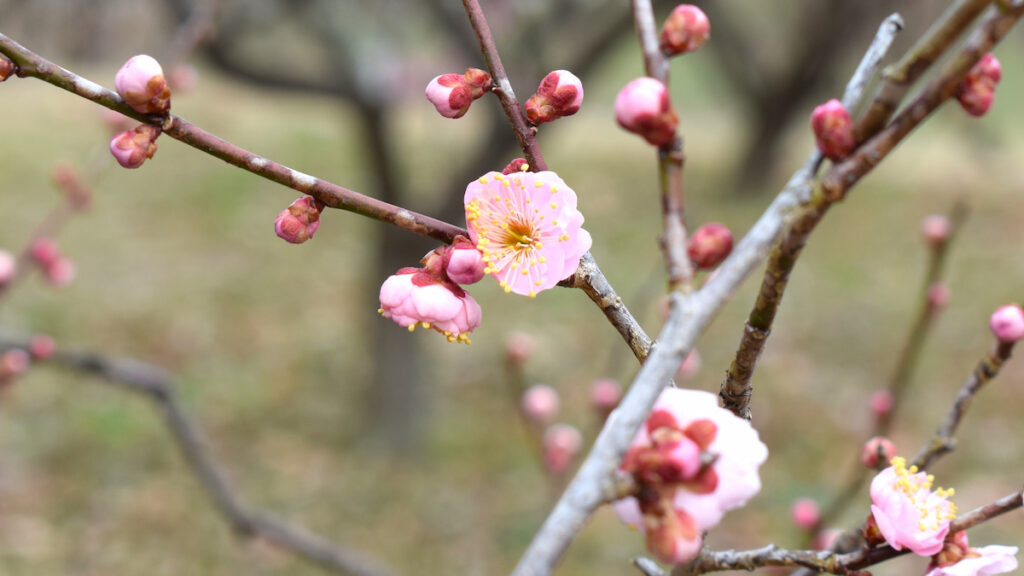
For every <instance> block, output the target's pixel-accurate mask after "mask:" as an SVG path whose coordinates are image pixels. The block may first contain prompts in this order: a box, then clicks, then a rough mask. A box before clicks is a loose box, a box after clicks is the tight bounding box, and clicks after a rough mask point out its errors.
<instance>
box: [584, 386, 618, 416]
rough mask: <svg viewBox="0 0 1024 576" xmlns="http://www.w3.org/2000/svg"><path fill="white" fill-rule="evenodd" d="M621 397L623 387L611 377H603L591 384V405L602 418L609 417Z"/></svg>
mask: <svg viewBox="0 0 1024 576" xmlns="http://www.w3.org/2000/svg"><path fill="white" fill-rule="evenodd" d="M621 398H622V388H621V387H620V386H619V383H618V382H616V381H615V380H613V379H611V378H601V379H600V380H596V381H594V383H593V384H592V385H591V386H590V405H591V406H593V407H594V410H595V411H596V412H597V413H598V415H600V416H601V418H607V417H608V415H609V414H611V413H612V410H615V407H616V406H618V405H619V399H621Z"/></svg>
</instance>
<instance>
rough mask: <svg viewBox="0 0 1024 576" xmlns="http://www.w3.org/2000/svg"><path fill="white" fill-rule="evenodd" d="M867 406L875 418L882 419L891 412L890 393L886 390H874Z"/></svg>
mask: <svg viewBox="0 0 1024 576" xmlns="http://www.w3.org/2000/svg"><path fill="white" fill-rule="evenodd" d="M868 405H869V406H870V407H871V413H872V414H873V415H874V416H875V418H884V417H885V416H887V415H888V414H889V412H891V411H892V393H891V392H889V391H888V390H875V391H874V392H873V393H872V394H871V399H870V400H868Z"/></svg>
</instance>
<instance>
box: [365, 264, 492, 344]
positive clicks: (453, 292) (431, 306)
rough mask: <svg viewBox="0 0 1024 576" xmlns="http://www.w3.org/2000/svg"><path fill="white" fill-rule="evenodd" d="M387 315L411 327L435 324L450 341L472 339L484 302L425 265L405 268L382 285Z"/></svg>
mask: <svg viewBox="0 0 1024 576" xmlns="http://www.w3.org/2000/svg"><path fill="white" fill-rule="evenodd" d="M378 312H380V313H381V314H383V315H384V317H385V318H390V319H392V320H394V321H395V323H396V324H398V325H399V326H402V327H407V328H409V331H410V332H412V331H413V329H415V328H416V326H423V327H424V328H432V329H434V330H436V331H437V332H440V333H441V334H443V335H444V336H445V337H446V338H447V339H448V341H449V342H465V343H467V344H468V343H469V333H470V332H472V331H473V330H474V329H475V328H476V327H477V326H479V325H480V316H481V312H480V305H479V304H477V303H476V300H473V297H472V296H470V295H469V294H468V293H466V291H465V290H463V289H462V288H459V286H458V285H456V284H453V283H451V282H444V281H442V280H440V279H438V277H437V276H436V275H434V274H432V273H431V272H430V271H428V270H427V269H424V268H402V269H401V270H399V271H398V272H396V273H395V275H394V276H390V277H389V278H388V279H387V280H385V281H384V284H383V285H382V286H381V287H380V310H378Z"/></svg>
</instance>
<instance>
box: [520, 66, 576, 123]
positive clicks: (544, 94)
mask: <svg viewBox="0 0 1024 576" xmlns="http://www.w3.org/2000/svg"><path fill="white" fill-rule="evenodd" d="M581 104H583V83H582V82H580V79H579V78H577V77H576V75H575V74H573V73H572V72H569V71H568V70H555V71H554V72H551V73H549V74H548V75H547V76H545V77H544V79H543V80H541V81H540V86H539V87H538V88H537V93H536V94H534V95H533V96H530V98H529V99H527V100H526V105H525V108H526V117H527V118H529V120H530V122H532V123H533V124H543V123H544V122H551V121H552V120H558V119H559V118H561V117H563V116H572V115H573V114H575V113H576V112H578V111H579V109H580V105H581Z"/></svg>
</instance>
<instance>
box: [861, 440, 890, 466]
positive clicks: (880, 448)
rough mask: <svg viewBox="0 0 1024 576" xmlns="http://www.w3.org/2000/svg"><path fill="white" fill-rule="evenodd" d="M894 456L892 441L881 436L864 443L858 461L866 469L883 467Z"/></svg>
mask: <svg viewBox="0 0 1024 576" xmlns="http://www.w3.org/2000/svg"><path fill="white" fill-rule="evenodd" d="M895 455H896V447H895V446H893V444H892V441H891V440H889V439H888V438H883V437H882V436H875V437H874V438H871V439H870V440H868V441H867V442H865V443H864V448H862V449H861V451H860V461H861V463H862V464H864V465H865V466H867V467H868V468H875V469H877V468H879V467H880V466H885V465H886V464H888V463H889V461H890V460H892V459H893V457H894V456H895Z"/></svg>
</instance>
